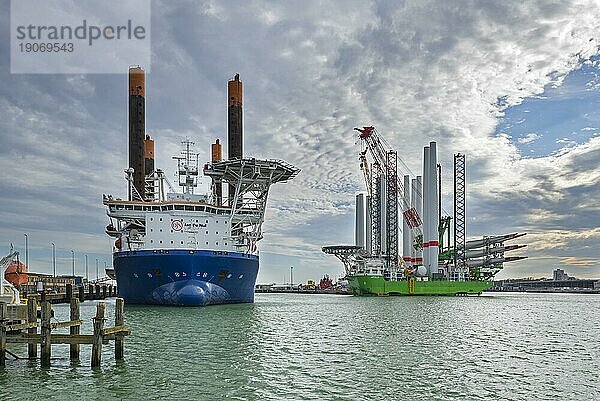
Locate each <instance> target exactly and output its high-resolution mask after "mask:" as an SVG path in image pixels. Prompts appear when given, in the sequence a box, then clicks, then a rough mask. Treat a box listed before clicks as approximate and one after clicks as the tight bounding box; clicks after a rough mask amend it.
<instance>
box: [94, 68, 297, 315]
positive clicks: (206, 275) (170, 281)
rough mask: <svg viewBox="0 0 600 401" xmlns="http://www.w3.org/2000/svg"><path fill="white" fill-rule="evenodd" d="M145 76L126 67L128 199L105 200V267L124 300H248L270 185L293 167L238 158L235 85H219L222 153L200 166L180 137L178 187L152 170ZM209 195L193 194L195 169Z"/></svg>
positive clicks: (216, 148) (215, 148) (216, 149)
mask: <svg viewBox="0 0 600 401" xmlns="http://www.w3.org/2000/svg"><path fill="white" fill-rule="evenodd" d="M145 79H146V78H145V72H144V70H143V69H142V68H141V67H139V66H138V67H131V68H130V69H129V168H127V169H126V170H125V178H126V180H127V197H126V199H120V198H116V197H113V196H112V195H104V196H103V204H104V205H105V206H106V208H107V213H106V214H107V215H108V217H109V219H110V223H109V224H108V225H107V226H106V234H108V235H109V236H110V237H112V238H114V239H115V242H114V248H113V268H114V275H115V278H116V280H117V288H118V292H119V296H120V297H122V298H124V299H125V301H126V302H127V303H131V304H149V305H181V306H204V305H216V304H225V303H242V302H253V301H254V286H255V284H256V276H257V274H258V252H259V251H258V248H257V243H258V241H260V240H261V239H262V238H263V233H262V224H263V222H264V218H265V208H266V206H267V198H268V195H269V189H270V187H271V185H272V184H275V183H282V182H287V181H288V180H290V179H292V178H293V177H295V176H296V175H297V174H298V173H299V172H300V170H299V169H298V168H296V167H294V166H292V165H290V164H288V163H286V162H284V161H281V160H274V159H268V160H260V159H256V158H244V157H243V155H242V82H241V81H240V79H239V75H237V74H236V76H235V77H234V79H232V80H230V81H229V82H228V83H227V88H228V136H227V140H228V145H229V146H228V147H229V155H228V156H229V159H228V160H223V155H222V145H221V143H220V141H219V139H216V141H215V143H213V144H211V161H210V162H208V163H205V164H204V165H203V167H200V163H199V154H198V153H196V152H195V151H194V150H193V149H192V148H193V145H194V142H192V141H191V140H189V139H186V140H185V141H183V142H182V144H183V151H182V152H181V153H180V154H179V155H177V156H174V157H173V159H174V160H176V161H177V173H176V176H177V177H178V178H177V179H178V183H177V186H178V187H180V188H181V192H177V191H176V190H175V187H174V186H173V185H172V184H171V183H170V182H169V180H168V179H167V178H166V174H165V173H164V171H163V170H161V169H158V168H155V166H154V156H155V155H154V140H153V139H152V138H151V137H150V136H149V135H146V126H145V109H146V106H145V104H146V103H145V102H146V98H145V92H146V89H145V85H146V84H145V82H146V81H145ZM201 172H202V173H203V174H204V176H206V177H207V178H208V180H210V182H211V185H210V192H209V193H204V194H197V193H195V191H196V189H197V187H198V176H199V174H200V173H201Z"/></svg>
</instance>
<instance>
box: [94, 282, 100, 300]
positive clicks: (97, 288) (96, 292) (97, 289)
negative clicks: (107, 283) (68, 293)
mask: <svg viewBox="0 0 600 401" xmlns="http://www.w3.org/2000/svg"><path fill="white" fill-rule="evenodd" d="M100 296H101V294H100V285H99V284H96V288H94V298H95V299H100Z"/></svg>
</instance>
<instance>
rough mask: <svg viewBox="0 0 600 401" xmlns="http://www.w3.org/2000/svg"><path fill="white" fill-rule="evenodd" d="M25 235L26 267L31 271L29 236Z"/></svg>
mask: <svg viewBox="0 0 600 401" xmlns="http://www.w3.org/2000/svg"><path fill="white" fill-rule="evenodd" d="M23 235H24V236H25V265H26V266H27V269H29V236H28V235H27V234H25V233H23Z"/></svg>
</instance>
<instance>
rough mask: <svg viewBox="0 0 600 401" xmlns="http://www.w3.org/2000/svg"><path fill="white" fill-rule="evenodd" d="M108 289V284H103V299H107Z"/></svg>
mask: <svg viewBox="0 0 600 401" xmlns="http://www.w3.org/2000/svg"><path fill="white" fill-rule="evenodd" d="M106 290H107V288H106V286H105V285H103V286H102V299H106Z"/></svg>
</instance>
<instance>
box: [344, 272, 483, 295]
mask: <svg viewBox="0 0 600 401" xmlns="http://www.w3.org/2000/svg"><path fill="white" fill-rule="evenodd" d="M347 279H348V284H349V285H350V288H351V289H352V293H353V294H354V295H465V294H479V293H481V292H482V291H484V290H487V289H488V288H490V287H492V285H493V284H494V282H493V281H476V280H474V281H447V280H436V281H419V280H416V279H411V280H410V281H409V280H400V281H391V280H385V279H384V278H383V277H382V276H371V275H354V276H350V277H347Z"/></svg>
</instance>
